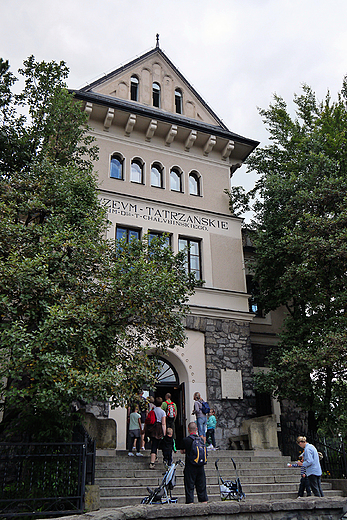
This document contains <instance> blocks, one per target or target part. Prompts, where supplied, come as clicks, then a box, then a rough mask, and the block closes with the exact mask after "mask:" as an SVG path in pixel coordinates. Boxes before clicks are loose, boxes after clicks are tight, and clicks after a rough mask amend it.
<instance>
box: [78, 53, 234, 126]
mask: <svg viewBox="0 0 347 520" xmlns="http://www.w3.org/2000/svg"><path fill="white" fill-rule="evenodd" d="M81 92H93V93H95V94H101V95H104V96H109V97H111V98H117V99H121V100H127V101H132V102H135V103H139V105H143V106H146V107H151V108H155V109H158V110H160V111H164V112H169V113H171V114H178V115H181V116H185V117H187V118H189V119H193V120H196V121H199V122H202V123H207V124H210V125H217V126H219V127H222V128H224V129H226V127H225V125H224V124H223V123H222V121H221V120H220V119H219V118H218V116H217V115H216V114H215V113H214V112H213V111H212V110H211V108H210V107H209V106H208V105H207V104H206V103H205V102H204V100H203V99H202V98H201V97H200V95H199V94H198V93H197V92H196V91H195V89H194V88H193V87H192V86H191V85H190V84H189V83H188V81H187V80H186V79H185V78H184V77H183V76H182V74H181V73H180V72H179V70H178V69H177V68H176V67H175V66H174V65H173V63H172V62H171V61H170V59H169V58H168V57H167V56H166V54H165V53H164V52H163V51H162V50H161V49H160V48H159V46H158V45H157V46H156V47H155V48H154V49H152V50H151V51H149V52H147V53H145V54H143V55H142V56H140V57H139V58H136V59H135V60H133V61H131V62H129V63H127V64H126V65H124V66H123V67H120V68H118V69H116V70H114V71H113V72H111V73H109V74H107V75H106V76H103V77H102V78H100V79H98V80H96V81H94V82H93V83H91V84H90V85H88V86H87V87H85V88H83V89H81Z"/></svg>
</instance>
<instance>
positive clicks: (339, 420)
mask: <svg viewBox="0 0 347 520" xmlns="http://www.w3.org/2000/svg"><path fill="white" fill-rule="evenodd" d="M346 86H347V81H346V79H345V81H344V86H343V89H342V92H341V93H340V94H339V96H338V99H337V101H334V102H333V101H332V100H331V98H330V95H329V94H328V95H327V96H326V98H325V99H324V100H323V101H322V102H319V101H317V99H316V96H315V94H314V92H313V91H312V90H311V88H309V87H308V86H306V85H304V86H303V91H302V94H301V95H299V96H295V97H294V104H295V108H296V110H295V116H294V117H292V116H291V115H290V113H289V110H288V107H287V105H286V103H285V101H284V100H283V99H282V98H281V97H279V96H277V95H275V96H274V101H273V103H272V104H271V105H270V106H269V108H268V109H267V110H261V111H260V113H261V116H262V117H263V120H264V123H265V125H266V126H267V128H268V131H269V133H270V144H269V145H268V146H266V147H264V148H261V149H258V150H257V151H256V152H255V153H254V154H253V155H252V156H251V157H250V159H249V161H248V164H249V168H250V169H252V170H255V171H256V172H257V173H258V174H259V179H258V181H257V183H256V187H255V189H254V191H253V192H252V195H253V196H255V195H257V196H258V197H259V199H258V200H257V202H256V203H255V206H254V209H255V219H254V222H253V223H252V224H253V228H254V231H255V232H254V235H253V240H254V245H255V247H256V250H257V257H256V264H255V277H256V280H257V282H258V283H259V286H260V288H261V305H262V307H263V308H264V309H265V311H269V310H274V309H276V308H278V307H280V306H285V308H286V310H287V317H286V319H285V322H284V327H283V332H282V334H281V341H280V345H279V346H278V348H277V347H276V348H275V349H274V350H273V352H272V354H271V355H270V360H269V363H270V367H271V372H270V374H269V375H268V376H263V377H261V378H259V379H258V384H259V385H260V386H261V387H262V389H263V390H270V391H272V392H273V393H274V394H275V395H277V397H279V398H280V399H283V398H289V399H291V400H293V401H295V402H296V403H298V404H300V405H301V407H302V409H304V410H307V411H308V412H309V423H310V424H309V426H310V428H311V429H315V428H317V427H319V428H321V429H323V430H324V431H330V432H334V433H336V432H341V431H343V429H344V427H345V425H346V418H347V406H346V402H347V401H346V397H347V394H346V383H347V342H346V340H347V327H346V326H347V169H346V168H347V104H346V102H347V98H346V93H347V90H346Z"/></svg>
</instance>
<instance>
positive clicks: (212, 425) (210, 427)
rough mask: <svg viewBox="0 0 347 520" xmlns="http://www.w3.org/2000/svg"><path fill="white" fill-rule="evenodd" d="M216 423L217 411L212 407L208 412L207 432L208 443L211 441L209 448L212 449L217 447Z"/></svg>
mask: <svg viewBox="0 0 347 520" xmlns="http://www.w3.org/2000/svg"><path fill="white" fill-rule="evenodd" d="M216 424H217V419H216V412H215V411H214V409H213V408H211V410H210V413H209V414H208V419H207V433H206V440H207V444H208V443H210V444H209V446H207V449H208V450H211V451H215V450H216V449H217V448H216V439H215V436H214V431H215V429H216Z"/></svg>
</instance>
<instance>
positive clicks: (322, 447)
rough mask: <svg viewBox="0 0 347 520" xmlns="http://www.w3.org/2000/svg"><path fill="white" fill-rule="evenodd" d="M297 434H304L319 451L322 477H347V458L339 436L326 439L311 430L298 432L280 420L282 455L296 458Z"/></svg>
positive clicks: (298, 451) (297, 453)
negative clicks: (321, 457)
mask: <svg viewBox="0 0 347 520" xmlns="http://www.w3.org/2000/svg"><path fill="white" fill-rule="evenodd" d="M298 435H304V436H305V437H306V439H307V442H309V443H310V444H313V445H314V446H315V447H316V448H317V451H319V452H321V453H322V455H323V459H322V460H321V461H320V463H321V467H322V471H323V478H335V479H341V478H343V479H345V478H347V459H346V452H345V447H344V443H343V440H342V439H340V438H334V439H328V438H326V437H323V438H321V437H319V436H318V435H317V434H315V433H311V432H299V433H298V431H297V430H295V429H293V428H291V427H290V426H288V424H286V423H285V422H284V421H281V432H280V434H279V448H280V450H281V452H282V454H283V455H289V456H290V457H291V460H297V459H298V456H299V454H300V451H301V450H300V448H299V446H298V445H297V443H296V439H297V437H298Z"/></svg>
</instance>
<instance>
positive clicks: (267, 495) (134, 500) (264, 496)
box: [100, 487, 343, 508]
mask: <svg viewBox="0 0 347 520" xmlns="http://www.w3.org/2000/svg"><path fill="white" fill-rule="evenodd" d="M324 494H325V496H326V497H336V496H343V493H342V491H337V490H334V491H332V490H331V491H324ZM172 496H173V497H177V498H178V503H179V504H184V503H185V496H184V494H183V495H180V494H179V493H177V492H176V487H175V489H174V490H173V491H172ZM297 496H298V493H297V490H296V491H295V492H284V491H283V490H282V491H269V492H262V493H249V494H247V493H246V498H245V499H244V500H245V501H246V502H251V501H253V500H254V501H256V500H257V501H259V500H263V501H270V500H281V499H283V498H287V499H291V500H296V499H297ZM142 498H143V496H134V495H132V496H126V497H118V498H104V497H102V498H100V507H101V508H117V507H124V506H130V505H138V504H140V503H141V500H142ZM208 499H209V501H210V502H219V501H220V500H221V498H220V494H219V492H218V493H212V494H211V493H208Z"/></svg>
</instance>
